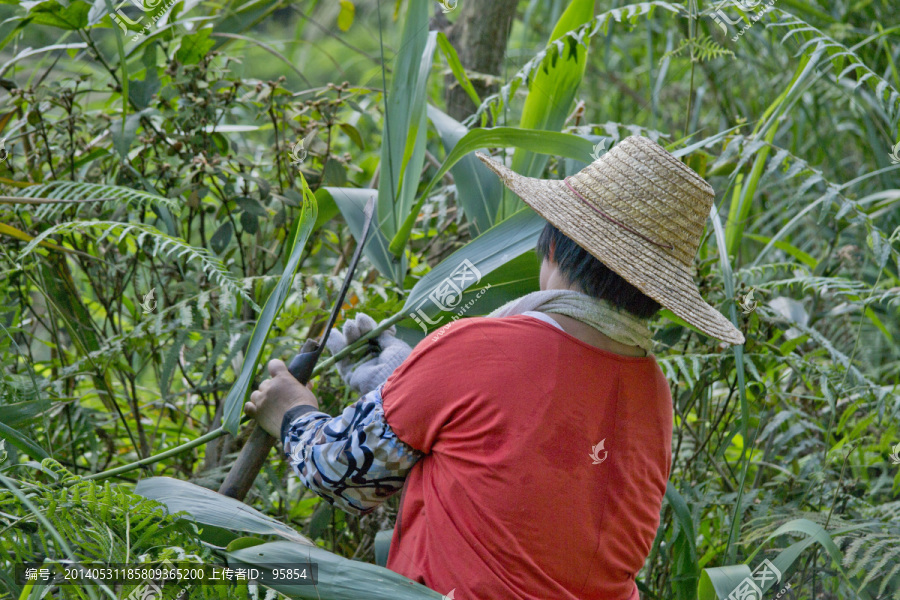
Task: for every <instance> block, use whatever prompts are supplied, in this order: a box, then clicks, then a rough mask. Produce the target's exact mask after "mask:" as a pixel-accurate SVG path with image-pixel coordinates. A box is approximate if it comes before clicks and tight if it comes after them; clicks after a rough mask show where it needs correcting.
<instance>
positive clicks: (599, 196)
mask: <svg viewBox="0 0 900 600" xmlns="http://www.w3.org/2000/svg"><path fill="white" fill-rule="evenodd" d="M566 183H567V184H568V186H571V190H574V191H575V195H577V196H579V199H580V200H581V201H582V202H585V203H587V204H589V205H590V207H591V208H592V209H593V210H595V211H597V212H602V213H605V217H606V218H607V219H608V220H611V221H613V222H615V223H616V224H618V225H619V226H620V227H623V228H624V229H627V230H630V231H631V232H632V233H633V234H636V235H637V236H638V237H640V238H642V240H641V242H640V243H652V244H654V245H656V246H659V247H661V248H664V250H663V251H664V252H671V253H672V254H673V255H674V256H675V257H676V258H678V260H679V261H680V262H681V263H683V264H685V265H691V264H692V263H693V259H694V256H695V255H696V253H697V248H698V246H699V244H700V239H701V237H702V235H703V229H704V227H705V225H706V219H707V218H708V217H709V211H710V209H711V208H712V204H713V201H714V200H715V193H714V192H713V189H712V187H711V186H710V185H709V184H708V183H707V182H706V181H705V180H704V179H703V178H702V177H700V176H699V175H698V174H697V173H695V172H694V171H693V170H691V169H690V168H689V167H687V166H685V165H684V164H683V163H682V162H681V161H679V160H678V159H677V158H675V157H674V156H672V155H671V154H670V153H669V152H667V151H666V150H665V149H664V148H663V147H662V146H660V145H659V144H657V143H656V142H654V141H652V140H650V139H648V138H645V137H640V136H631V137H628V138H625V139H624V140H622V141H621V142H620V143H619V144H617V145H616V146H614V147H613V148H612V149H611V150H610V151H609V152H607V153H606V154H604V155H603V156H601V157H600V158H598V159H597V160H595V161H594V162H593V163H591V164H590V165H588V166H587V167H585V168H584V169H582V170H581V171H579V172H578V173H577V174H575V175H573V176H571V177H569V178H567V180H566ZM567 191H570V190H567Z"/></svg>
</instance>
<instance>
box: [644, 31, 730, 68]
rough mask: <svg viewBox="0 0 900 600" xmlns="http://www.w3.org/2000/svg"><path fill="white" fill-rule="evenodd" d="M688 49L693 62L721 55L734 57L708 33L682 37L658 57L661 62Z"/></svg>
mask: <svg viewBox="0 0 900 600" xmlns="http://www.w3.org/2000/svg"><path fill="white" fill-rule="evenodd" d="M687 49H690V50H691V55H692V58H691V60H693V61H694V62H707V61H710V60H712V59H714V58H721V57H723V56H731V57H732V58H734V52H732V51H731V50H729V49H728V48H726V47H724V46H722V45H721V44H719V43H718V42H716V41H715V40H714V39H712V38H711V37H710V36H708V35H702V36H699V37H692V38H686V39H682V40H681V42H680V43H679V44H678V47H677V48H674V49H672V50H669V51H668V52H666V53H665V54H663V55H662V57H661V58H660V59H659V62H660V63H662V62H664V61H665V60H667V59H670V58H673V57H675V56H680V55H681V53H682V52H684V51H685V50H687Z"/></svg>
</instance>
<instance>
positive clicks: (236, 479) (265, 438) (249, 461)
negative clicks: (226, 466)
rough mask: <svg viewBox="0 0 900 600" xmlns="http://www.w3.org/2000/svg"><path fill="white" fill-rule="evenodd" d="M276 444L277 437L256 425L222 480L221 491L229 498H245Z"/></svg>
mask: <svg viewBox="0 0 900 600" xmlns="http://www.w3.org/2000/svg"><path fill="white" fill-rule="evenodd" d="M274 445H275V438H273V437H272V436H271V435H269V434H268V433H266V431H265V430H264V429H263V428H262V427H260V426H259V425H258V424H257V425H255V426H254V429H253V433H251V434H250V439H248V440H247V443H246V444H244V447H243V448H242V449H241V453H240V454H239V455H238V458H237V461H236V462H235V463H234V466H233V467H231V471H229V472H228V476H227V477H225V481H223V482H222V487H220V488H219V493H220V494H222V495H224V496H228V497H229V498H236V499H237V500H243V499H244V496H246V495H247V492H249V491H250V488H251V487H252V486H253V482H254V481H255V480H256V476H257V475H259V471H260V470H261V469H262V466H263V463H264V462H266V457H267V456H268V455H269V450H271V449H272V446H274Z"/></svg>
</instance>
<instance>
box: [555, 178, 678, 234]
mask: <svg viewBox="0 0 900 600" xmlns="http://www.w3.org/2000/svg"><path fill="white" fill-rule="evenodd" d="M563 183H565V184H566V187H567V188H569V189H570V190H571V191H572V193H573V194H575V195H576V196H578V197H579V198H581V201H582V202H584V203H585V204H586V205H587V206H588V207H589V208H590V209H591V210H593V211H594V212H596V213H597V214H599V215H600V216H601V217H603V218H604V219H606V220H607V221H609V222H610V223H614V224H616V225H618V226H619V227H621V228H622V229H625V230H627V231H630V232H631V233H633V234H634V235H636V236H638V237H639V238H641V239H643V240H646V241H648V242H650V243H651V244H653V245H654V246H659V247H660V248H667V249H669V250H674V249H675V246H673V245H672V244H660V243H659V242H654V241H653V240H651V239H650V238H648V237H647V236H646V235H643V234H642V233H638V232H637V231H635V230H634V229H632V228H631V227H629V226H628V225H626V224H625V223H622V222H620V221H617V220H615V219H613V218H612V217H610V216H609V215H608V214H606V213H605V212H603V211H602V210H600V209H599V208H597V207H596V206H594V205H593V204H591V203H590V201H588V199H587V198H585V197H584V196H582V195H581V194H579V193H578V190H576V189H575V188H573V187H572V185H571V184H570V183H569V178H568V177H566V178H565V179H563Z"/></svg>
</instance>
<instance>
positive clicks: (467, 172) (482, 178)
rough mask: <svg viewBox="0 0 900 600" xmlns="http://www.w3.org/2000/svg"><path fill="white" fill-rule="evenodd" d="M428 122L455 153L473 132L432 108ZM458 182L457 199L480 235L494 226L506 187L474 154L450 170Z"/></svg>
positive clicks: (466, 156)
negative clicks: (461, 142)
mask: <svg viewBox="0 0 900 600" xmlns="http://www.w3.org/2000/svg"><path fill="white" fill-rule="evenodd" d="M428 118H429V119H431V122H432V123H433V124H434V126H435V128H436V129H437V131H438V134H439V135H440V136H441V143H442V144H443V146H444V150H445V151H447V152H451V151H452V150H453V148H454V147H455V146H456V144H458V143H459V141H460V140H461V139H462V138H463V137H465V135H466V134H467V133H469V130H468V129H467V128H466V127H465V126H463V125H462V124H461V123H459V122H458V121H456V120H455V119H454V118H453V117H451V116H450V115H448V114H445V113H443V112H441V111H440V110H438V109H437V108H435V107H433V106H431V105H430V104H429V105H428ZM450 173H452V174H453V181H454V182H456V198H457V202H458V203H459V206H460V208H462V210H463V213H465V215H466V217H468V219H469V222H470V224H471V229H472V234H473V235H476V236H477V235H479V234H481V233H484V232H485V231H487V230H488V229H490V227H491V225H493V224H494V216H495V215H496V214H497V208H498V207H499V206H500V198H501V195H502V185H501V184H500V180H499V179H498V178H497V176H496V175H494V173H493V172H492V171H491V170H490V169H488V168H487V167H486V166H485V165H484V163H482V162H481V161H480V160H478V158H476V156H475V154H474V152H470V153H469V154H467V155H465V156H464V157H462V158H461V159H460V160H459V162H458V163H456V164H455V165H454V166H452V167H451V168H450Z"/></svg>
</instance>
